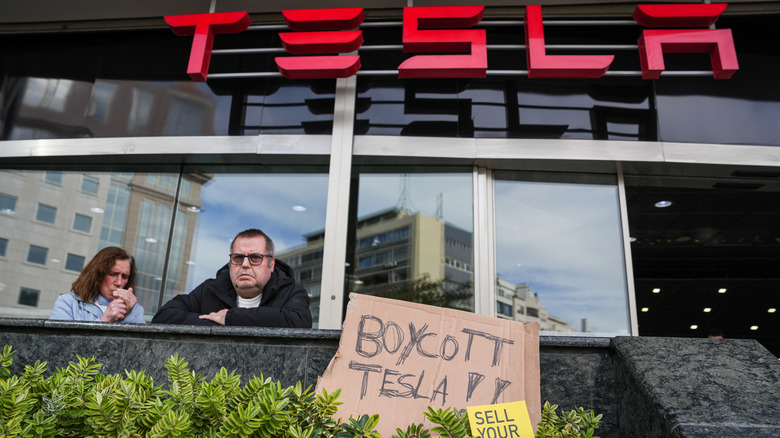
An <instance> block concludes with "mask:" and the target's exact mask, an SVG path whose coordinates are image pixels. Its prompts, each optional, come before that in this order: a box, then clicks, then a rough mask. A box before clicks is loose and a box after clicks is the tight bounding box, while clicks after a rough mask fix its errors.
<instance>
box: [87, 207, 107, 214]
mask: <svg viewBox="0 0 780 438" xmlns="http://www.w3.org/2000/svg"><path fill="white" fill-rule="evenodd" d="M89 211H91V212H92V213H103V211H104V210H103V209H102V208H100V207H92V208H90V209H89Z"/></svg>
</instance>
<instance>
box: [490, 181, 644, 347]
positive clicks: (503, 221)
mask: <svg viewBox="0 0 780 438" xmlns="http://www.w3.org/2000/svg"><path fill="white" fill-rule="evenodd" d="M600 179H601V178H599V179H597V178H596V177H587V178H585V177H583V178H574V177H566V178H563V177H557V176H552V175H537V174H524V173H512V172H496V181H495V210H496V218H495V220H496V265H497V266H496V272H497V276H498V278H497V279H496V281H497V286H498V293H497V295H498V296H497V297H496V301H497V303H503V305H501V306H497V309H500V310H502V312H499V315H498V316H499V317H507V318H509V319H514V320H517V321H523V322H538V323H539V328H540V330H542V331H543V332H549V333H550V334H556V333H557V334H567V335H569V334H571V335H575V334H587V335H589V336H613V335H627V334H629V332H630V330H629V327H630V325H629V316H628V293H627V288H626V276H625V263H624V255H623V246H622V245H623V244H622V237H621V236H622V232H621V227H620V223H621V222H620V209H619V201H618V190H617V186H616V184H615V179H614V177H605V179H606V181H600ZM507 306H511V307H512V308H513V310H512V311H511V316H507V315H506V314H507V313H509V312H507Z"/></svg>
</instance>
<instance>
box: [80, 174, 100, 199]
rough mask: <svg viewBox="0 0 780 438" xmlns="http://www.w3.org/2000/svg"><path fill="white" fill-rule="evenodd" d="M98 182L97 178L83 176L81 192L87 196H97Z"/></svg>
mask: <svg viewBox="0 0 780 438" xmlns="http://www.w3.org/2000/svg"><path fill="white" fill-rule="evenodd" d="M99 185H100V182H99V180H98V179H97V178H95V177H92V176H89V175H84V176H83V177H82V179H81V192H82V193H86V194H88V195H97V192H98V186H99Z"/></svg>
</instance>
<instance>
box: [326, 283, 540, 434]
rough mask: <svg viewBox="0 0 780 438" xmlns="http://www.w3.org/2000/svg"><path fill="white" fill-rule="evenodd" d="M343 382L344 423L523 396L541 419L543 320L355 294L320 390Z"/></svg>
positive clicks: (411, 419) (419, 417)
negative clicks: (527, 320)
mask: <svg viewBox="0 0 780 438" xmlns="http://www.w3.org/2000/svg"><path fill="white" fill-rule="evenodd" d="M323 388H325V389H327V390H328V392H332V391H334V390H336V389H338V388H341V390H342V394H341V397H340V398H339V401H341V402H342V403H343V404H342V405H341V406H340V407H339V410H338V412H337V413H336V414H335V415H334V417H335V418H336V419H338V418H341V419H342V421H347V419H348V418H349V417H350V416H352V417H355V418H357V417H359V416H360V415H363V414H369V415H373V414H379V425H378V426H377V431H378V432H379V433H380V434H382V436H388V437H389V436H392V435H393V433H394V432H395V429H396V428H401V429H403V430H405V429H406V427H407V426H408V425H410V424H418V423H423V424H425V425H426V427H430V426H431V425H430V423H428V422H427V420H426V418H425V416H424V415H423V413H424V412H426V411H427V408H428V407H429V406H431V407H433V408H434V409H446V408H448V407H454V408H456V409H459V410H462V409H466V407H467V406H473V405H488V404H496V403H506V402H511V401H518V400H525V402H526V405H527V407H528V412H529V415H530V418H531V422H532V424H533V425H536V424H537V423H538V422H539V420H540V419H541V395H540V390H539V326H538V325H537V324H536V323H528V324H526V323H520V322H516V321H507V320H502V319H498V318H491V317H487V316H483V315H476V314H473V313H469V312H464V311H459V310H453V309H445V308H441V307H434V306H426V305H422V304H415V303H408V302H405V301H398V300H390V299H386V298H377V297H372V296H368V295H360V294H354V293H353V294H350V302H349V305H348V307H347V316H346V319H345V321H344V327H343V328H342V332H341V340H340V343H339V349H338V351H337V352H336V355H335V356H334V357H333V359H332V360H331V361H330V364H328V367H327V369H326V370H325V372H324V373H323V375H322V376H320V378H319V380H318V381H317V388H316V390H317V392H318V393H319V392H321V391H322V389H323Z"/></svg>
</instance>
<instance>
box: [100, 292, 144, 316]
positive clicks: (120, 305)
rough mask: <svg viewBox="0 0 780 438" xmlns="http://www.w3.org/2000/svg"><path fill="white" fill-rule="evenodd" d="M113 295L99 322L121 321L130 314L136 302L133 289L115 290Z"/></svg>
mask: <svg viewBox="0 0 780 438" xmlns="http://www.w3.org/2000/svg"><path fill="white" fill-rule="evenodd" d="M113 293H114V299H113V300H112V301H111V302H110V303H109V304H108V308H107V309H106V311H105V313H103V316H101V317H100V320H101V321H103V322H117V321H122V320H123V319H125V317H127V315H128V314H130V312H132V310H133V307H135V304H136V303H137V302H138V299H137V298H136V297H135V294H134V293H133V288H129V289H117V290H115V291H114V292H113Z"/></svg>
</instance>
